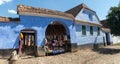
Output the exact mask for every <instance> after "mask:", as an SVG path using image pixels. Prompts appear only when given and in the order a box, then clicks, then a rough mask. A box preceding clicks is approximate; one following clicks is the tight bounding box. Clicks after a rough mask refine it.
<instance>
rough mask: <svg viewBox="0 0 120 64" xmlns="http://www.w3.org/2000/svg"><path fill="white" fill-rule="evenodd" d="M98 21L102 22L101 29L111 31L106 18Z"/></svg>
mask: <svg viewBox="0 0 120 64" xmlns="http://www.w3.org/2000/svg"><path fill="white" fill-rule="evenodd" d="M100 23H101V24H102V30H103V31H104V32H110V31H111V30H110V28H109V26H108V25H107V20H102V21H100Z"/></svg>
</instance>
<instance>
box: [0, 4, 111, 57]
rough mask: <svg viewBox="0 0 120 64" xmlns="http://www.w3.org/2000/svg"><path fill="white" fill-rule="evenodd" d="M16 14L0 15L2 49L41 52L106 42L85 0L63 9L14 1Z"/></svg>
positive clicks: (40, 54) (41, 53) (36, 53)
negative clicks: (26, 4)
mask: <svg viewBox="0 0 120 64" xmlns="http://www.w3.org/2000/svg"><path fill="white" fill-rule="evenodd" d="M18 15H19V18H6V17H0V50H1V51H2V52H3V51H4V50H11V49H12V50H13V49H16V50H18V52H19V51H20V52H22V53H23V54H24V53H25V54H34V55H37V56H42V55H45V53H48V52H51V53H58V52H69V51H76V50H77V49H78V48H82V47H89V46H90V47H94V46H99V45H101V44H102V45H104V44H105V43H106V35H105V30H102V25H101V24H100V22H99V18H98V16H97V14H96V13H95V11H93V10H91V9H89V8H88V7H87V6H86V5H85V4H81V5H78V6H76V7H74V8H72V9H70V10H68V11H66V12H60V11H54V10H48V9H43V8H35V7H31V6H24V5H18ZM108 35H109V36H107V40H109V43H111V42H112V40H111V35H110V33H108ZM21 37H22V38H21ZM77 47H78V48H77ZM46 51H47V52H46ZM2 52H0V54H2ZM4 52H5V51H4ZM6 53H7V52H6ZM3 54H4V53H3Z"/></svg>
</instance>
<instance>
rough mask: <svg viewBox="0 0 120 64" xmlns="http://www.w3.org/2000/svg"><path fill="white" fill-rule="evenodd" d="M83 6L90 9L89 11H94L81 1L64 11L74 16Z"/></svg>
mask: <svg viewBox="0 0 120 64" xmlns="http://www.w3.org/2000/svg"><path fill="white" fill-rule="evenodd" d="M83 8H84V9H87V10H90V11H92V12H95V11H93V10H91V9H90V8H88V7H87V6H86V5H85V4H84V3H82V4H80V5H78V6H76V7H74V8H72V9H70V10H68V11H65V13H69V14H72V15H73V16H74V17H76V16H77V14H78V13H79V12H80V11H81V10H82V9H83Z"/></svg>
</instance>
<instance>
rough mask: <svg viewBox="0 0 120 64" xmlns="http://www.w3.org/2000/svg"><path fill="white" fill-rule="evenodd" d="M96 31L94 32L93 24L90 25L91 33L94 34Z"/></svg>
mask: <svg viewBox="0 0 120 64" xmlns="http://www.w3.org/2000/svg"><path fill="white" fill-rule="evenodd" d="M93 34H94V32H93V26H90V35H93Z"/></svg>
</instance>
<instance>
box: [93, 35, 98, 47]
mask: <svg viewBox="0 0 120 64" xmlns="http://www.w3.org/2000/svg"><path fill="white" fill-rule="evenodd" d="M97 39H98V36H97V37H95V41H94V45H93V48H94V49H98V47H99V46H98V44H97Z"/></svg>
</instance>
